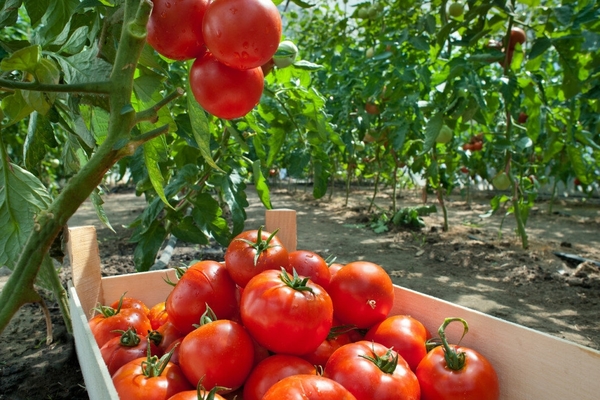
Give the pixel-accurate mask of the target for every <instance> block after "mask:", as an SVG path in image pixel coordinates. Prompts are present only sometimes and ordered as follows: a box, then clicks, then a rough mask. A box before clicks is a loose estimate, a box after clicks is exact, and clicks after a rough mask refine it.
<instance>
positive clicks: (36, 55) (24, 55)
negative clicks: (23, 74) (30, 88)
mask: <svg viewBox="0 0 600 400" xmlns="http://www.w3.org/2000/svg"><path fill="white" fill-rule="evenodd" d="M41 52H42V48H41V47H40V46H39V45H33V46H29V47H25V48H23V49H19V50H17V51H15V52H14V53H12V54H11V55H10V56H9V57H6V58H4V59H2V62H0V69H2V71H9V72H10V71H29V72H33V71H34V69H35V67H36V65H37V64H38V62H39V61H40V54H41Z"/></svg>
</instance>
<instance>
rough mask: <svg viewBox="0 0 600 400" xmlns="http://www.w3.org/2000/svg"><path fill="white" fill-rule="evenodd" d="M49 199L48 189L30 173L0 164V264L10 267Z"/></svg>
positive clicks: (50, 199) (17, 167)
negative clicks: (0, 231) (36, 217)
mask: <svg viewBox="0 0 600 400" xmlns="http://www.w3.org/2000/svg"><path fill="white" fill-rule="evenodd" d="M4 165H8V168H7V169H6V168H5V167H4ZM51 202H52V198H51V197H50V195H49V194H48V191H47V190H46V188H45V187H44V185H43V184H42V183H41V182H40V180H39V179H38V178H36V177H35V176H34V175H33V174H31V173H30V172H28V171H27V170H25V169H23V168H21V167H19V166H18V165H16V164H8V163H7V164H4V163H0V226H1V227H2V235H0V265H6V266H7V267H8V268H10V269H12V268H14V266H15V264H16V262H17V259H18V257H19V255H20V252H21V249H22V248H23V247H24V246H25V242H26V241H27V238H28V237H29V234H30V233H31V231H32V230H33V229H34V217H35V215H36V214H39V213H40V212H41V211H43V210H46V209H47V208H48V207H49V205H50V203H51Z"/></svg>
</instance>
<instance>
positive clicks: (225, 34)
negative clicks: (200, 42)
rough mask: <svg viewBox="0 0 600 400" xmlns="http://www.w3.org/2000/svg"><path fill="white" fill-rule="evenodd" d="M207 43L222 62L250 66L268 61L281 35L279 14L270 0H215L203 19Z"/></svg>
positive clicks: (230, 64)
mask: <svg viewBox="0 0 600 400" xmlns="http://www.w3.org/2000/svg"><path fill="white" fill-rule="evenodd" d="M202 33H203V34H204V39H205V41H206V47H208V49H209V50H210V51H211V52H212V53H213V54H214V55H215V57H216V58H217V59H218V60H219V61H221V62H222V63H223V64H226V65H228V66H230V67H231V68H235V69H251V68H256V67H260V66H261V65H263V64H265V63H267V62H268V61H269V60H270V59H271V58H272V57H273V55H274V54H275V52H276V51H277V47H278V46H279V40H280V38H281V16H280V15H279V11H278V10H277V7H276V6H275V5H274V4H273V2H272V1H271V0H214V1H213V2H212V3H210V5H209V6H208V9H207V10H206V14H205V15H204V20H203V21H202Z"/></svg>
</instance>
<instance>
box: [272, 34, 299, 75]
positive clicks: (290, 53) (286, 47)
mask: <svg viewBox="0 0 600 400" xmlns="http://www.w3.org/2000/svg"><path fill="white" fill-rule="evenodd" d="M297 56H298V47H296V45H295V44H294V42H292V41H290V40H284V41H283V42H281V43H279V46H278V47H277V52H275V55H273V62H274V63H275V66H276V67H277V68H285V67H289V66H290V65H292V64H293V63H294V61H296V57H297Z"/></svg>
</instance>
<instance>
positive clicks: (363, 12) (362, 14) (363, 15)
mask: <svg viewBox="0 0 600 400" xmlns="http://www.w3.org/2000/svg"><path fill="white" fill-rule="evenodd" d="M356 16H357V17H358V18H360V19H367V18H369V10H368V9H367V8H366V7H361V8H359V9H358V11H357V12H356Z"/></svg>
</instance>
